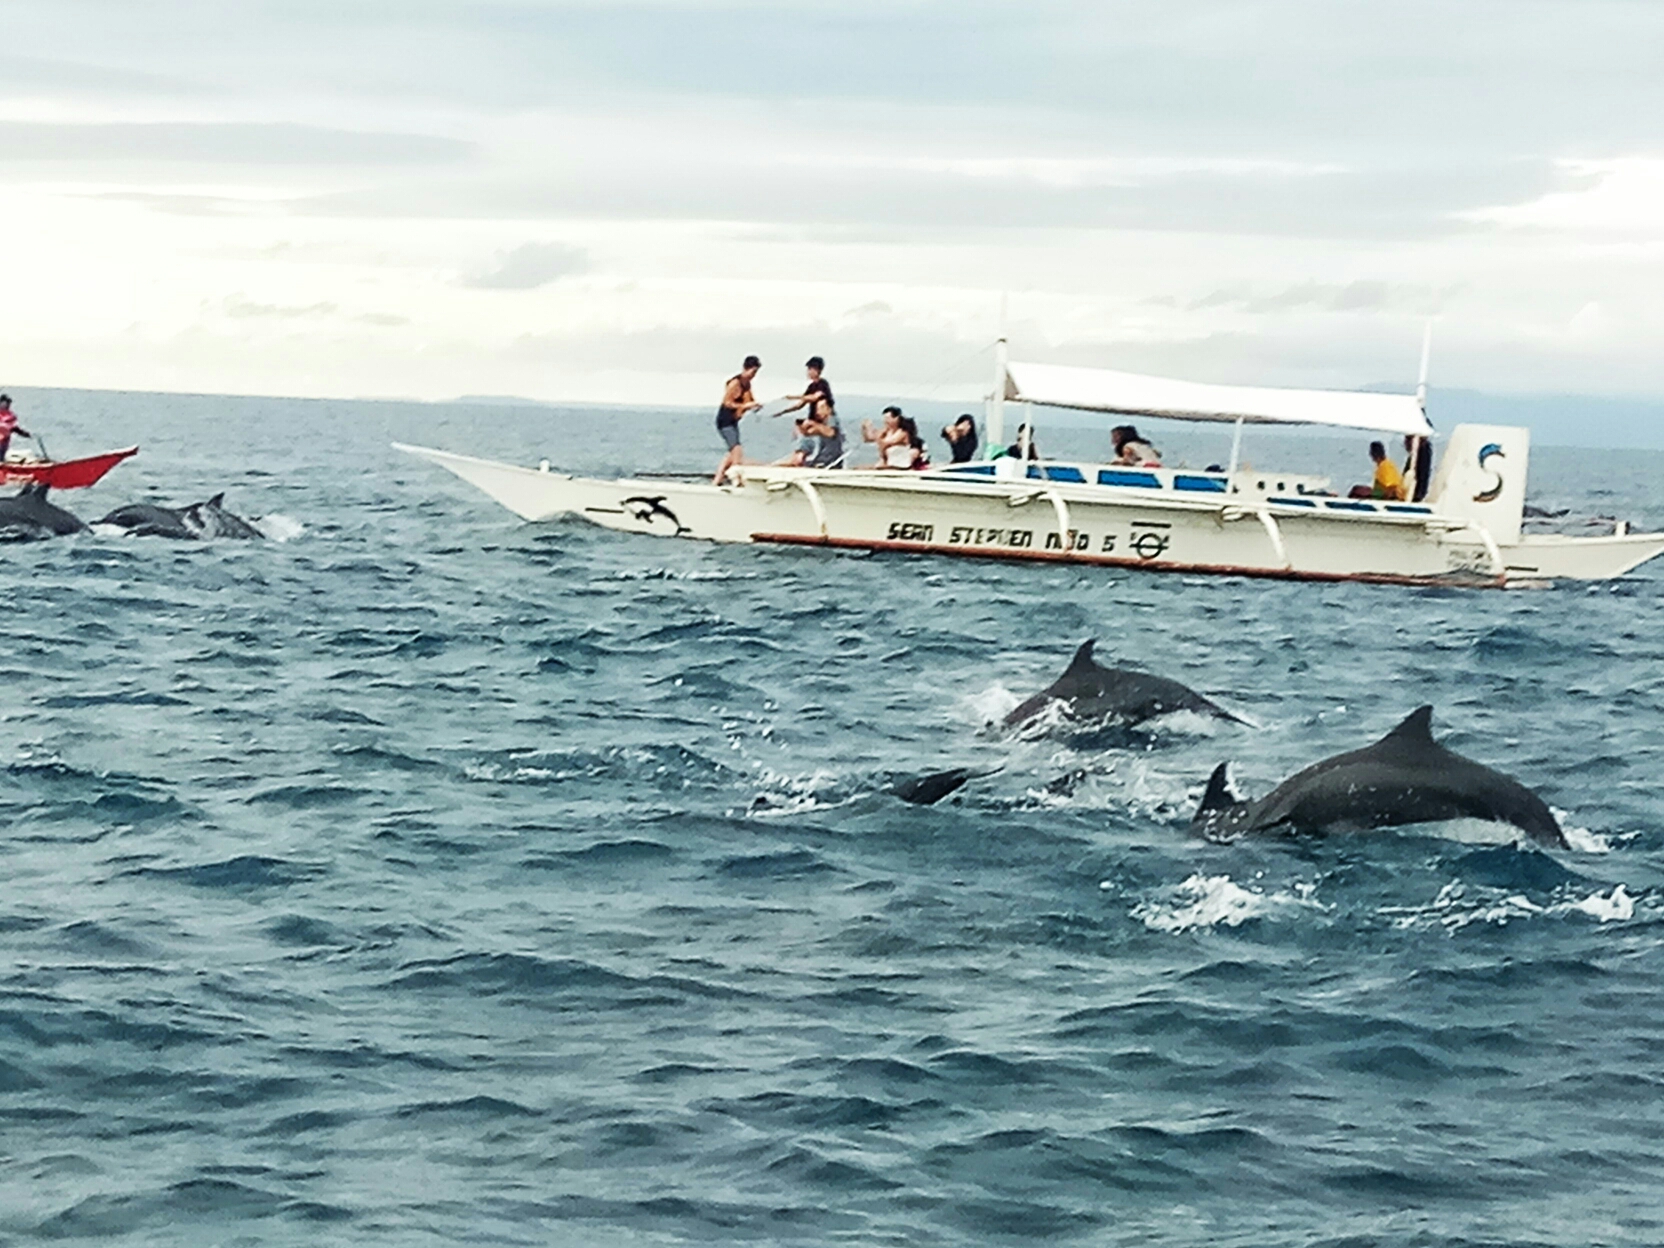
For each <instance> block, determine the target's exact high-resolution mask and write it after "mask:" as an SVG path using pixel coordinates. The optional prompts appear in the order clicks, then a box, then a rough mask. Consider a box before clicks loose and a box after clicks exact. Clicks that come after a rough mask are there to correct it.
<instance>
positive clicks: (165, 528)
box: [98, 503, 198, 542]
mask: <svg viewBox="0 0 1664 1248" xmlns="http://www.w3.org/2000/svg"><path fill="white" fill-rule="evenodd" d="M98 523H99V524H108V525H111V526H113V527H115V528H118V529H126V530H127V531H128V532H129V533H131V534H132V535H133V536H134V537H171V538H173V539H175V540H176V541H182V542H194V541H196V540H197V537H198V534H197V532H196V530H195V529H193V528H191V527H190V526H189V525H188V524H186V523H185V516H184V513H183V512H178V511H175V510H174V509H173V508H172V507H158V506H157V505H156V504H155V503H128V504H127V506H125V507H117V508H116V509H115V510H114V511H112V512H111V513H110V514H109V515H107V516H105V517H104V518H103V519H102V520H100V521H98Z"/></svg>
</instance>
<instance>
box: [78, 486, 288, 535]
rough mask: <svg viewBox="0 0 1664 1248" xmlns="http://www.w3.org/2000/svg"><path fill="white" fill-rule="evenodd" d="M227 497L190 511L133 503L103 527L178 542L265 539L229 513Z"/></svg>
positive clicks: (107, 519) (108, 518) (118, 510)
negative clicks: (206, 539)
mask: <svg viewBox="0 0 1664 1248" xmlns="http://www.w3.org/2000/svg"><path fill="white" fill-rule="evenodd" d="M224 503H225V495H224V494H223V493H221V494H216V495H214V497H212V498H210V499H209V500H208V501H207V502H203V503H192V504H191V505H190V506H189V507H178V508H175V507H161V506H158V505H157V504H155V503H129V504H127V506H125V507H117V508H116V509H115V510H114V511H112V512H111V513H110V514H109V515H107V516H105V517H104V518H103V519H102V520H100V521H99V522H98V523H99V524H108V525H113V526H114V527H116V528H118V529H126V530H127V531H128V533H130V534H132V535H133V536H134V537H170V538H173V539H174V540H176V541H185V542H190V541H197V540H200V539H205V538H212V537H230V538H241V539H246V540H253V541H259V540H262V539H264V538H265V536H266V535H265V534H264V533H262V532H260V530H259V529H257V528H255V527H254V526H253V525H252V524H250V523H249V522H248V521H247V520H244V519H243V518H242V517H241V516H238V515H234V514H232V513H231V512H229V511H227V510H226V509H225V506H224Z"/></svg>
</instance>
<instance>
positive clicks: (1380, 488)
mask: <svg viewBox="0 0 1664 1248" xmlns="http://www.w3.org/2000/svg"><path fill="white" fill-rule="evenodd" d="M1369 457H1370V458H1371V459H1373V460H1374V461H1375V481H1374V483H1373V484H1372V485H1354V486H1353V487H1352V491H1351V494H1350V497H1352V498H1384V499H1387V500H1389V501H1391V502H1398V503H1401V502H1403V501H1404V477H1403V475H1402V474H1400V473H1399V471H1398V465H1397V464H1395V463H1393V462H1392V460H1390V459H1388V458H1387V448H1386V447H1385V446H1383V445H1382V444H1381V443H1379V442H1371V443H1370V444H1369Z"/></svg>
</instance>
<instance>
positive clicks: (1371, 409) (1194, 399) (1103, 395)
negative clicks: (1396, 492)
mask: <svg viewBox="0 0 1664 1248" xmlns="http://www.w3.org/2000/svg"><path fill="white" fill-rule="evenodd" d="M1005 397H1006V398H1007V399H1011V400H1015V401H1017V402H1023V403H1039V404H1042V405H1044V406H1046V407H1070V408H1075V409H1076V410H1079V411H1085V412H1112V413H1114V414H1116V415H1120V416H1160V417H1165V418H1167V419H1169V420H1213V421H1224V422H1227V423H1233V424H1234V423H1235V422H1236V421H1239V420H1241V421H1246V422H1247V423H1248V424H1254V425H1334V426H1339V427H1340V428H1343V429H1373V430H1378V431H1380V432H1383V433H1402V434H1417V435H1420V436H1422V437H1431V436H1432V434H1433V426H1432V425H1430V424H1429V423H1428V422H1427V413H1426V412H1424V411H1422V409H1421V402H1420V401H1419V400H1418V399H1417V398H1416V396H1415V395H1412V394H1361V393H1358V392H1356V391H1348V390H1278V389H1271V388H1268V387H1265V386H1216V385H1210V384H1207V383H1205V382H1197V381H1172V380H1170V379H1168V378H1166V377H1147V376H1144V375H1143V374H1141V373H1118V372H1113V371H1111V370H1109V369H1105V368H1067V367H1064V366H1062V365H1058V364H1018V363H1009V364H1007V365H1006V366H1005Z"/></svg>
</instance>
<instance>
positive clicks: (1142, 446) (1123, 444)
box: [1109, 425, 1161, 468]
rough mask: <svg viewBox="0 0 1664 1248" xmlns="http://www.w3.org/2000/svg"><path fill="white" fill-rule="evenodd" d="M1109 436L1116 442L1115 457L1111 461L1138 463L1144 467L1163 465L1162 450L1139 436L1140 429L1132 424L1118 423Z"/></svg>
mask: <svg viewBox="0 0 1664 1248" xmlns="http://www.w3.org/2000/svg"><path fill="white" fill-rule="evenodd" d="M1109 437H1110V441H1112V442H1114V443H1115V458H1114V459H1113V460H1111V461H1110V462H1111V463H1116V464H1136V465H1138V466H1139V467H1142V468H1160V467H1161V452H1160V451H1158V450H1156V448H1155V447H1153V446H1151V445H1150V444H1149V443H1148V442H1146V441H1145V440H1144V439H1143V438H1141V437H1139V436H1138V430H1137V429H1136V428H1134V427H1133V426H1132V425H1116V426H1115V428H1113V429H1111V430H1110V431H1109Z"/></svg>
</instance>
